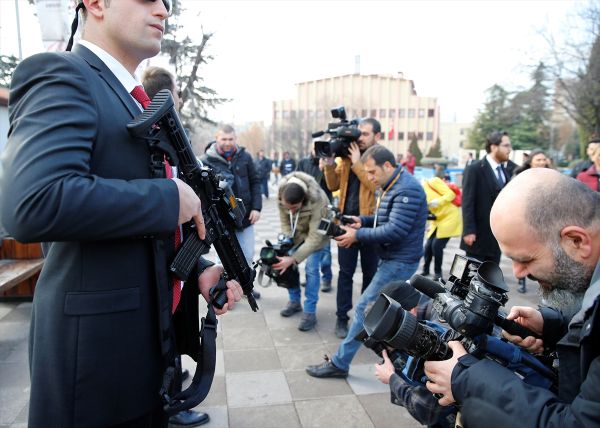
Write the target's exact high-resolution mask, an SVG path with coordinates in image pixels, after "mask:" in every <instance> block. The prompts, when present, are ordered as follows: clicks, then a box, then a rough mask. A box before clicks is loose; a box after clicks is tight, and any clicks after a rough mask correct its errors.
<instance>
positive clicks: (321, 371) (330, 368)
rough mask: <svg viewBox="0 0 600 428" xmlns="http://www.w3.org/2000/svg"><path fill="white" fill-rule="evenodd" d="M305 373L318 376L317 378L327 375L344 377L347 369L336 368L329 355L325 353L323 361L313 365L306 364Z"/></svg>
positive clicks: (346, 375)
mask: <svg viewBox="0 0 600 428" xmlns="http://www.w3.org/2000/svg"><path fill="white" fill-rule="evenodd" d="M306 373H308V374H309V375H310V376H312V377H319V378H327V377H338V378H345V377H348V371H347V370H342V369H338V368H337V367H336V366H335V365H334V364H333V363H332V362H331V361H330V360H329V357H328V356H327V355H325V362H324V363H322V364H317V365H314V366H308V367H307V368H306Z"/></svg>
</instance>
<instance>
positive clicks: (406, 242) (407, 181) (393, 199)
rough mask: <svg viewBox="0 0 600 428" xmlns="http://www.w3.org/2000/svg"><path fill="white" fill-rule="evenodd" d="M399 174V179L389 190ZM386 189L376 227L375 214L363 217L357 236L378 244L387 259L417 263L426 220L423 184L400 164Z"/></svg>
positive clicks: (421, 250)
mask: <svg viewBox="0 0 600 428" xmlns="http://www.w3.org/2000/svg"><path fill="white" fill-rule="evenodd" d="M398 174H400V178H399V179H398V180H397V181H396V182H395V183H394V184H393V185H392V187H391V188H390V189H388V187H389V186H390V184H391V183H392V182H393V181H394V179H395V178H396V176H397V175H398ZM386 189H387V192H385V194H384V195H383V199H382V200H381V203H380V204H379V208H378V209H377V227H375V228H374V227H373V223H374V221H375V216H361V217H360V221H361V224H362V227H361V228H360V229H358V232H357V234H356V238H357V239H358V240H359V242H364V243H371V244H379V256H380V258H382V259H384V260H385V259H395V260H401V261H403V262H406V263H414V262H418V261H419V259H420V258H421V256H422V255H423V237H424V235H425V223H426V221H427V200H426V198H425V192H424V191H423V187H422V186H421V185H420V184H419V182H418V181H417V180H416V179H415V178H414V177H413V176H412V175H410V174H409V173H408V172H406V171H401V168H400V167H398V168H397V169H396V171H395V172H394V175H393V176H392V178H390V180H389V181H388V182H387V183H386V184H385V186H383V191H385V190H386Z"/></svg>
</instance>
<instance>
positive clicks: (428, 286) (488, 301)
mask: <svg viewBox="0 0 600 428" xmlns="http://www.w3.org/2000/svg"><path fill="white" fill-rule="evenodd" d="M409 283H410V284H411V285H412V286H413V287H415V288H416V289H417V290H419V291H420V292H422V293H423V294H425V295H427V296H428V297H430V298H431V299H432V300H433V311H434V312H435V313H436V315H438V317H439V318H440V319H441V320H443V321H445V322H446V323H447V326H444V325H441V324H439V323H433V322H430V321H418V320H417V318H416V317H415V316H414V315H412V314H411V313H410V312H408V311H406V310H404V309H403V308H402V306H401V305H400V304H399V303H398V302H396V301H395V300H393V299H392V298H390V297H389V296H387V295H385V294H381V295H380V296H379V297H378V299H377V300H376V302H375V304H374V305H373V306H372V308H371V310H370V311H369V313H368V314H367V315H366V317H365V321H364V330H363V331H361V332H360V333H359V334H358V335H357V336H356V340H360V341H362V342H363V344H365V346H367V347H368V348H370V349H372V350H373V351H374V352H376V353H377V354H378V355H380V354H381V351H382V350H383V349H388V350H392V352H391V353H390V356H392V355H393V360H396V361H400V362H401V363H402V364H407V362H410V364H411V367H408V368H407V367H406V366H404V367H398V366H396V368H397V369H402V370H404V372H405V373H409V374H410V376H409V379H410V380H411V381H420V378H421V377H422V376H423V370H422V365H423V363H424V361H427V360H438V361H441V360H447V359H448V358H450V357H451V356H452V350H451V349H450V347H449V346H448V344H447V342H449V341H451V340H460V341H461V342H462V344H463V345H464V347H465V349H466V350H467V352H469V353H470V354H472V355H474V356H475V357H477V358H479V359H482V358H489V359H491V360H493V361H495V362H498V363H500V364H502V365H504V366H506V367H507V368H509V369H511V370H513V371H514V372H515V373H517V374H518V375H519V376H520V377H521V378H522V379H523V380H524V381H525V382H527V383H530V384H533V385H537V386H542V387H546V388H551V387H555V386H556V374H555V373H554V371H553V370H552V369H551V368H550V367H549V365H550V362H549V361H544V360H543V358H539V359H538V358H536V357H534V356H532V355H530V354H528V353H527V352H524V351H522V350H521V349H520V348H518V347H517V346H516V345H514V344H512V343H510V342H506V341H504V340H502V339H500V338H499V337H496V336H492V333H493V332H494V330H495V329H496V326H497V327H501V328H503V329H504V330H506V331H507V332H509V333H510V334H513V335H519V336H521V337H523V338H525V337H527V336H537V335H536V334H534V333H533V332H531V331H530V330H528V329H527V328H525V327H523V326H521V325H520V324H517V323H516V322H514V321H511V320H507V319H506V316H505V314H504V313H503V312H501V311H500V310H499V308H500V307H501V306H503V305H504V304H505V303H506V302H507V301H508V295H507V293H508V287H507V286H506V283H505V282H504V276H503V275H502V271H501V270H500V267H498V266H497V265H496V264H495V263H492V262H483V263H481V262H479V261H478V260H475V259H472V258H468V257H464V256H460V255H455V256H454V261H453V263H452V267H451V269H450V277H449V279H448V280H447V281H443V280H440V281H439V282H436V281H432V280H430V279H427V278H425V277H423V276H421V275H414V276H413V277H412V278H411V279H410V281H409ZM394 351H397V352H394ZM401 355H403V356H404V358H398V357H400V356H401ZM423 383H424V382H423Z"/></svg>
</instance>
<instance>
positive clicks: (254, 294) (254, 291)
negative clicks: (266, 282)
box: [252, 290, 260, 300]
mask: <svg viewBox="0 0 600 428" xmlns="http://www.w3.org/2000/svg"><path fill="white" fill-rule="evenodd" d="M252 296H254V299H255V300H258V299H260V293H259V292H258V291H256V290H252Z"/></svg>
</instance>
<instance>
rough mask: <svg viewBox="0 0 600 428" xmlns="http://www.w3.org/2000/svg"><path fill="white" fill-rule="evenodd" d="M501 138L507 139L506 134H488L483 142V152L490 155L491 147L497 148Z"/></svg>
mask: <svg viewBox="0 0 600 428" xmlns="http://www.w3.org/2000/svg"><path fill="white" fill-rule="evenodd" d="M502 137H508V132H505V131H494V132H492V133H490V134H489V135H488V136H487V139H486V141H485V151H486V152H487V153H491V151H492V146H499V145H500V143H501V142H502Z"/></svg>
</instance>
